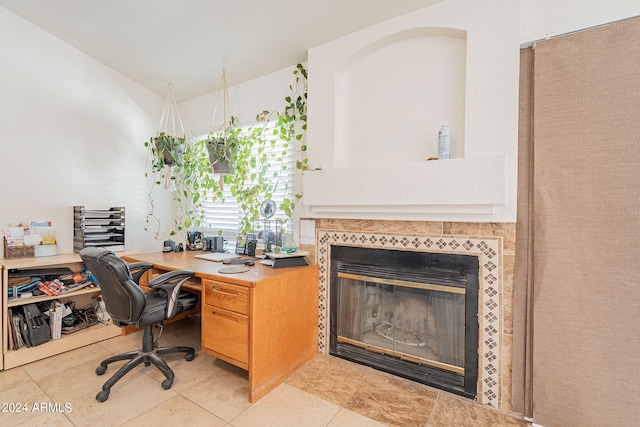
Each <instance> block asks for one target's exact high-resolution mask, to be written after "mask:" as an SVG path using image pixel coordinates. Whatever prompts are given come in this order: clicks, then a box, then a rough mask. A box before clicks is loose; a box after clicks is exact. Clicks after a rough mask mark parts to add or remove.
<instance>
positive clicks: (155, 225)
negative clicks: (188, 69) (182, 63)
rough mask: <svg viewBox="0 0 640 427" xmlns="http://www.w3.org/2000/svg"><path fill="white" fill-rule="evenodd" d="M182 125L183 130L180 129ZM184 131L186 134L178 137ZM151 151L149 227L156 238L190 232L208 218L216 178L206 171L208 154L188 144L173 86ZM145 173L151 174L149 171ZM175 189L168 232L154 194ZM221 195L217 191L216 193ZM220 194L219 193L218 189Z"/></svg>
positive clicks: (146, 143)
mask: <svg viewBox="0 0 640 427" xmlns="http://www.w3.org/2000/svg"><path fill="white" fill-rule="evenodd" d="M176 124H178V125H179V130H178V128H176ZM178 134H181V135H182V136H177V135H178ZM145 147H147V148H148V150H149V157H148V161H149V163H150V170H151V180H150V186H149V193H148V194H149V202H148V209H147V217H146V225H145V230H147V231H153V232H154V234H155V237H156V239H159V240H163V239H165V238H166V237H168V236H174V235H175V234H177V233H183V234H184V233H186V231H187V230H189V229H190V228H192V227H198V226H201V225H202V224H203V221H204V198H203V197H202V195H203V194H204V192H205V191H206V190H207V189H211V188H215V186H216V181H215V180H214V179H213V177H212V176H211V174H210V173H202V169H203V165H205V166H206V167H209V160H208V158H207V157H206V153H205V154H204V156H203V153H202V150H200V148H199V147H197V146H195V144H188V143H187V140H186V137H185V136H184V127H183V126H182V120H181V118H180V114H179V112H178V107H177V104H176V102H175V98H174V96H173V85H172V84H171V83H169V90H168V92H167V96H166V99H165V104H164V109H163V112H162V117H161V119H160V125H159V130H158V134H157V135H156V136H154V137H152V138H150V139H149V141H146V142H145ZM145 176H147V177H149V173H146V174H145ZM160 185H162V186H163V187H164V189H166V190H169V191H171V192H172V195H173V197H172V198H173V201H174V202H175V203H176V216H175V219H174V221H173V226H172V228H171V229H170V230H168V231H164V230H163V227H162V223H163V221H161V219H160V218H158V217H157V216H156V214H155V203H154V198H153V194H154V191H155V190H156V189H157V187H158V186H160ZM214 193H215V194H217V193H216V192H214ZM218 193H219V192H218Z"/></svg>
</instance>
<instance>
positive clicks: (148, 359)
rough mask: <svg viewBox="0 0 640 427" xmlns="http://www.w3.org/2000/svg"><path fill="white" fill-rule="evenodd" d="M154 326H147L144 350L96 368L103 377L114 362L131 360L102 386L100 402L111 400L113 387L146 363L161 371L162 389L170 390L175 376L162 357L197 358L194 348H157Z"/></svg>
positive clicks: (130, 353) (108, 360)
mask: <svg viewBox="0 0 640 427" xmlns="http://www.w3.org/2000/svg"><path fill="white" fill-rule="evenodd" d="M152 327H153V325H146V326H145V327H144V330H143V335H142V350H139V351H129V352H127V353H122V354H118V355H116V356H111V357H109V358H107V359H105V360H103V361H102V362H101V363H100V366H98V367H97V368H96V374H97V375H103V374H104V373H105V372H106V371H107V368H108V366H109V364H111V363H113V362H118V361H121V360H129V361H128V362H127V363H126V364H125V365H124V366H122V367H121V368H120V369H118V371H116V373H115V374H113V376H111V378H109V379H108V380H107V382H105V383H104V385H103V386H102V390H101V391H100V392H99V393H98V394H97V395H96V400H97V401H98V402H104V401H105V400H107V399H108V398H109V393H110V392H111V387H113V386H114V385H115V384H116V383H117V382H118V381H119V380H120V379H121V378H122V377H124V376H125V375H126V374H127V373H128V372H129V371H131V370H132V369H133V368H135V367H136V366H138V365H139V364H141V363H144V365H145V366H149V365H151V364H153V365H154V366H155V367H156V368H158V369H159V370H160V372H162V373H163V374H164V376H165V380H164V381H162V388H164V389H165V390H169V389H170V388H171V386H172V385H173V379H174V374H173V371H172V370H171V368H170V367H169V365H167V362H165V361H164V359H163V358H162V357H160V356H161V355H163V354H169V353H186V355H185V359H186V361H187V362H190V361H192V360H193V359H194V357H195V349H194V348H193V347H162V348H156V347H155V344H154V342H153V331H152Z"/></svg>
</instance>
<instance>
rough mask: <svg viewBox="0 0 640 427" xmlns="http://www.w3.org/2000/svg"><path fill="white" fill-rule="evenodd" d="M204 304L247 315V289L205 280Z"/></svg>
mask: <svg viewBox="0 0 640 427" xmlns="http://www.w3.org/2000/svg"><path fill="white" fill-rule="evenodd" d="M203 282H204V290H205V303H206V304H209V305H212V306H214V307H219V308H224V309H226V310H231V311H235V312H237V313H242V314H249V289H248V288H244V287H242V286H236V285H230V284H228V283H221V282H215V281H213V280H208V279H205V280H204V281H203Z"/></svg>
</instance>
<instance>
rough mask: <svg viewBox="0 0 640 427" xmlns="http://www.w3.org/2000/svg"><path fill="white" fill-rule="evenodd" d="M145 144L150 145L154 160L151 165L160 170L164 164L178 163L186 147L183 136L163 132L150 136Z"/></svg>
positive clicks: (180, 161)
mask: <svg viewBox="0 0 640 427" xmlns="http://www.w3.org/2000/svg"><path fill="white" fill-rule="evenodd" d="M145 145H146V146H150V147H151V149H152V151H153V155H154V158H155V161H154V162H153V165H152V167H153V168H154V169H155V170H157V171H160V170H162V169H163V168H164V167H165V166H173V165H180V164H181V163H182V159H183V157H184V153H185V150H186V147H187V142H186V139H185V137H184V136H183V137H181V138H178V137H175V136H172V135H169V134H166V133H164V132H160V133H159V134H158V135H157V136H154V137H152V138H151V139H150V140H149V142H148V143H146V144H145Z"/></svg>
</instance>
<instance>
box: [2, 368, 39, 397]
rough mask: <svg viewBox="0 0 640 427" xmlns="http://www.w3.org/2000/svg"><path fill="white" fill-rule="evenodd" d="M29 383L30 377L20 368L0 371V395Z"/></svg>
mask: <svg viewBox="0 0 640 427" xmlns="http://www.w3.org/2000/svg"><path fill="white" fill-rule="evenodd" d="M31 381H32V379H31V377H30V376H29V375H28V374H27V373H26V372H25V370H24V369H22V368H21V367H17V368H13V369H8V370H6V371H0V393H1V392H3V391H5V390H11V389H14V388H16V387H18V386H20V385H23V384H28V383H30V382H31Z"/></svg>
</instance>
